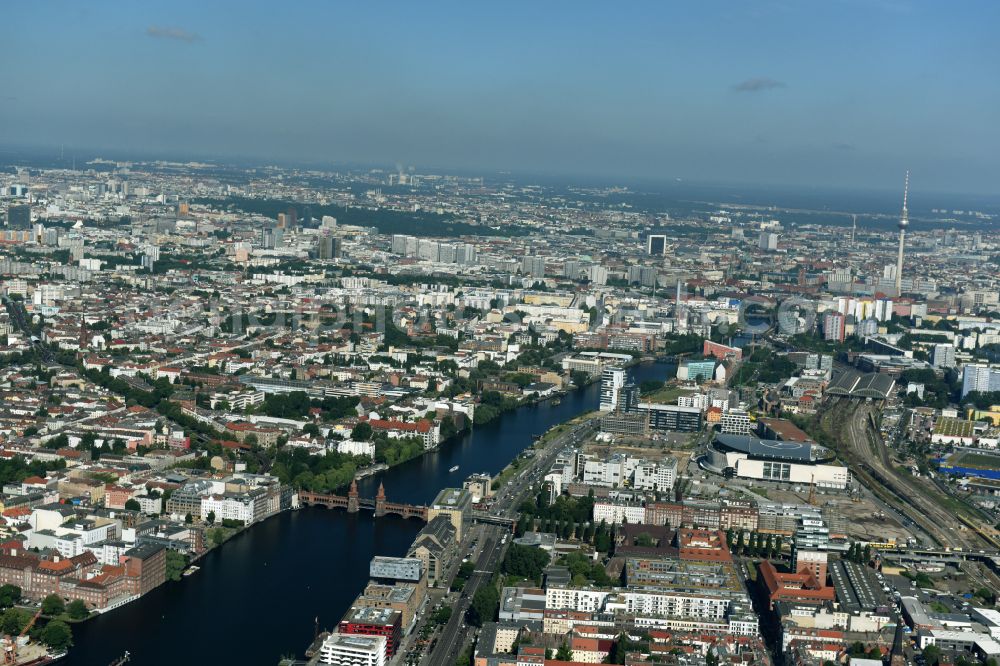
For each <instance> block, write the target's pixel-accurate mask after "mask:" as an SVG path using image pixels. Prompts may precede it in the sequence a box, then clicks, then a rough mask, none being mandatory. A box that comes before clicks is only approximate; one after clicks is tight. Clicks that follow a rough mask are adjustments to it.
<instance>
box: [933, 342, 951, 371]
mask: <svg viewBox="0 0 1000 666" xmlns="http://www.w3.org/2000/svg"><path fill="white" fill-rule="evenodd" d="M931 362H932V363H933V364H934V367H936V368H954V367H955V345H949V344H937V345H934V353H933V354H932V356H931Z"/></svg>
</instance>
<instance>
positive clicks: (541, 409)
mask: <svg viewBox="0 0 1000 666" xmlns="http://www.w3.org/2000/svg"><path fill="white" fill-rule="evenodd" d="M631 372H632V373H635V374H634V375H633V380H634V381H639V382H641V381H643V380H647V379H662V378H664V377H665V376H667V375H668V374H670V372H672V370H671V368H670V367H669V366H666V365H664V364H656V363H653V364H641V365H637V366H635V367H634V368H633V369H632V370H631ZM598 402H599V387H598V386H597V385H596V384H591V385H589V386H586V387H583V388H582V389H581V390H577V391H571V392H569V393H568V394H566V395H564V396H563V397H562V400H561V401H560V403H559V404H558V405H556V404H553V401H551V400H548V401H541V402H538V403H536V404H532V405H528V406H522V407H520V408H518V409H517V410H515V411H514V412H511V413H507V414H504V415H503V416H502V417H501V418H499V419H497V420H496V421H494V422H492V423H490V424H487V425H484V426H476V427H475V428H473V429H471V430H469V431H468V432H467V433H465V434H464V435H462V436H458V437H455V438H454V439H453V440H452V441H449V442H448V443H447V444H446V445H442V446H440V447H439V448H438V449H435V450H431V451H427V452H426V453H425V454H424V455H421V456H419V457H418V458H415V459H413V460H410V461H407V462H405V463H401V464H399V465H396V466H394V467H392V468H390V469H387V470H384V471H382V472H380V473H378V474H374V475H371V476H369V477H367V478H365V479H362V480H361V481H359V482H358V486H359V491H360V493H361V495H362V496H363V497H373V496H374V495H375V493H376V492H377V490H378V486H379V484H384V486H385V489H386V493H387V495H388V497H389V500H390V501H393V502H400V503H406V504H414V505H427V504H429V503H430V502H432V501H433V499H434V497H435V496H436V495H437V493H438V491H439V490H440V489H441V488H444V487H450V486H454V485H455V484H456V481H457V480H458V479H457V476H456V475H455V474H453V473H451V472H449V471H448V470H450V469H451V468H452V467H454V466H455V465H458V466H459V468H460V469H461V470H463V473H462V475H463V476H464V474H466V473H468V472H472V471H480V472H484V473H488V474H490V475H496V474H498V473H499V472H500V471H501V470H503V469H504V468H505V467H506V466H507V465H508V464H509V463H510V461H511V460H512V459H514V458H516V457H517V456H518V455H519V454H520V453H521V452H522V451H524V450H525V449H527V448H528V447H529V446H531V445H532V438H531V436H532V435H533V434H539V433H546V432H548V431H549V430H550V429H551V428H553V427H555V426H558V425H560V424H563V423H565V422H567V421H569V420H571V419H573V418H575V417H578V416H580V415H583V414H586V413H588V412H592V411H593V410H594V409H595V408H596V407H597V404H598ZM422 526H423V524H422V523H420V522H418V521H416V520H404V519H402V518H399V517H396V516H385V517H382V518H378V519H377V520H373V519H372V518H371V514H366V513H360V514H348V513H347V512H345V511H338V510H328V509H322V508H305V509H302V510H300V511H285V512H281V513H278V514H276V515H275V516H273V517H271V518H269V519H267V520H264V521H262V522H259V523H255V524H254V525H252V526H251V527H253V529H243V530H242V531H240V532H239V533H237V534H235V535H233V536H232V537H231V538H230V539H229V540H227V541H226V542H225V543H224V544H223V546H222V547H220V548H214V549H212V550H211V551H209V552H208V553H206V554H205V555H204V556H203V557H201V558H199V560H198V563H197V564H198V566H199V567H201V570H200V571H199V572H198V573H197V575H194V576H190V577H188V578H186V579H182V580H181V582H180V583H179V584H168V585H161V586H160V587H158V588H156V589H154V590H152V591H151V592H149V593H148V594H146V595H143V596H142V597H140V598H139V599H137V600H136V601H134V602H132V603H130V604H128V611H127V612H122V611H118V612H111V613H106V614H103V615H100V616H98V617H95V618H92V619H90V620H88V621H86V622H84V623H83V624H81V625H77V626H75V627H74V642H75V646H74V647H73V648H72V650H71V652H70V654H69V656H68V657H67V658H66V661H65V662H61V663H65V664H67V665H70V666H93V665H94V664H98V665H100V664H109V663H111V662H112V661H113V660H114V659H117V658H118V657H120V656H121V655H122V654H123V653H124V652H125V650H128V651H129V652H131V653H132V655H133V662H134V663H137V664H180V663H190V662H192V661H198V662H199V663H218V664H228V663H246V664H262V663H269V664H273V663H276V662H277V661H278V659H279V657H280V656H281V655H285V654H298V653H300V652H301V651H302V649H303V647H304V646H306V645H309V643H310V642H311V640H312V638H313V635H314V627H315V626H316V621H317V619H318V621H319V626H320V628H321V629H322V628H333V627H336V626H337V624H338V623H339V621H340V619H341V617H342V616H343V614H344V612H345V611H346V610H347V609H348V608H349V607H350V604H351V603H352V602H353V600H354V599H355V598H356V597H357V595H358V593H359V592H360V591H361V589H362V588H363V585H364V582H365V581H367V580H368V566H369V563H370V562H371V558H372V557H374V556H375V555H387V556H394V557H400V556H403V555H405V554H406V550H407V548H408V547H409V545H410V543H411V542H412V541H413V538H414V537H415V536H416V534H417V532H419V530H420V529H421V527H422ZM262 590H266V595H267V601H268V606H269V607H271V608H278V609H280V612H276V613H262V612H260V599H261V596H260V595H261V592H262ZM244 636H252V637H253V640H243V639H242V638H241V637H244ZM178 637H183V639H180V640H179V639H178ZM220 637H223V638H220Z"/></svg>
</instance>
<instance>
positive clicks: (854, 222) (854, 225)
mask: <svg viewBox="0 0 1000 666" xmlns="http://www.w3.org/2000/svg"><path fill="white" fill-rule="evenodd" d="M851 221H852V223H851V247H854V236H855V235H856V234H857V233H858V216H857V215H851Z"/></svg>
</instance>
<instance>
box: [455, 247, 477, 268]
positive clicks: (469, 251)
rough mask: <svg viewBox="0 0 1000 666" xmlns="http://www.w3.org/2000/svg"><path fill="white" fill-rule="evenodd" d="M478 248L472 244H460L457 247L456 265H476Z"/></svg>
mask: <svg viewBox="0 0 1000 666" xmlns="http://www.w3.org/2000/svg"><path fill="white" fill-rule="evenodd" d="M476 259H477V256H476V246H475V245H472V244H471V243H458V244H457V245H456V246H455V263H456V264H462V265H463V266H469V265H471V264H475V263H476Z"/></svg>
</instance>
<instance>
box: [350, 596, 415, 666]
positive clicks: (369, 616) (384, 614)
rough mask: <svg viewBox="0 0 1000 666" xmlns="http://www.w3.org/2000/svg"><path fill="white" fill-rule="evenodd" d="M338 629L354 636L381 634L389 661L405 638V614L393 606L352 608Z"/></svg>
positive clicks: (386, 657)
mask: <svg viewBox="0 0 1000 666" xmlns="http://www.w3.org/2000/svg"><path fill="white" fill-rule="evenodd" d="M337 631H338V632H340V633H342V634H348V635H354V636H380V637H382V638H384V639H385V659H386V661H387V662H388V661H389V660H391V659H392V656H393V655H394V654H396V650H398V649H399V643H400V641H402V639H403V614H402V613H400V612H399V611H397V610H392V609H391V608H372V607H362V608H358V607H355V608H352V609H350V610H349V611H347V615H345V616H344V618H343V619H342V620H341V621H340V626H339V627H337Z"/></svg>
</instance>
